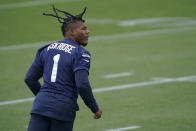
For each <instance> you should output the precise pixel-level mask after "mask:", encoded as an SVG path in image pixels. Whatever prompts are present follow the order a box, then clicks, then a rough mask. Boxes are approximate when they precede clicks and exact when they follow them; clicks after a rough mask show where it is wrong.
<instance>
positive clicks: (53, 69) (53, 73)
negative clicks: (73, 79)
mask: <svg viewBox="0 0 196 131" xmlns="http://www.w3.org/2000/svg"><path fill="white" fill-rule="evenodd" d="M59 58H60V54H57V55H55V56H54V57H53V61H54V64H53V68H52V75H51V82H56V76H57V69H58V62H59Z"/></svg>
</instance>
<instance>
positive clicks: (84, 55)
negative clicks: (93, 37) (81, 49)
mask: <svg viewBox="0 0 196 131" xmlns="http://www.w3.org/2000/svg"><path fill="white" fill-rule="evenodd" d="M82 56H83V57H87V58H90V55H89V54H86V53H83V54H82Z"/></svg>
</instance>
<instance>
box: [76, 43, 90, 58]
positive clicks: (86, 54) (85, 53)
mask: <svg viewBox="0 0 196 131" xmlns="http://www.w3.org/2000/svg"><path fill="white" fill-rule="evenodd" d="M78 53H79V54H80V55H81V56H82V57H89V58H90V56H91V54H90V52H89V51H88V50H87V49H85V48H83V47H81V46H80V47H79V52H78Z"/></svg>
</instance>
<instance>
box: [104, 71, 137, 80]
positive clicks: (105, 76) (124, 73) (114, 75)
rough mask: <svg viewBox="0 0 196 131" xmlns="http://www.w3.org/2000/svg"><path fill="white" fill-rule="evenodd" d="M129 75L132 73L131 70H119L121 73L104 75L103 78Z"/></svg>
mask: <svg viewBox="0 0 196 131" xmlns="http://www.w3.org/2000/svg"><path fill="white" fill-rule="evenodd" d="M131 75H133V73H132V72H121V73H115V74H108V75H104V76H103V78H105V79H112V78H118V77H126V76H131Z"/></svg>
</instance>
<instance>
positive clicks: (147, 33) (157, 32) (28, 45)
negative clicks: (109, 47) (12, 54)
mask: <svg viewBox="0 0 196 131" xmlns="http://www.w3.org/2000/svg"><path fill="white" fill-rule="evenodd" d="M189 30H194V28H175V29H160V30H151V31H140V32H128V33H122V34H113V35H104V36H92V37H90V38H89V43H90V42H97V41H99V42H100V41H102V40H103V41H106V40H118V39H123V38H137V37H142V36H151V35H160V34H168V33H176V32H182V31H189ZM51 42H52V41H45V42H35V43H26V44H21V45H12V46H1V47H0V51H13V50H21V49H27V48H37V47H40V46H44V45H46V44H49V43H51Z"/></svg>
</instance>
